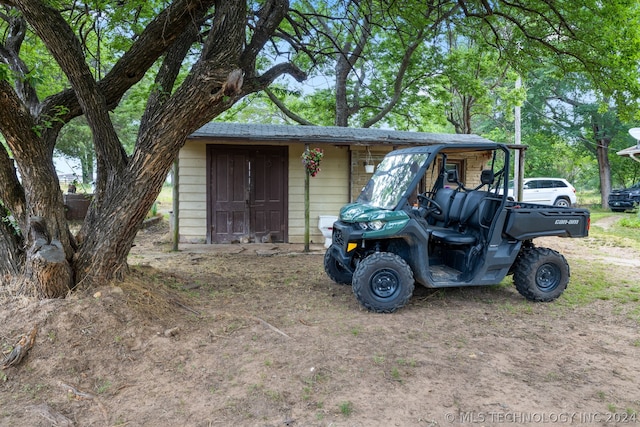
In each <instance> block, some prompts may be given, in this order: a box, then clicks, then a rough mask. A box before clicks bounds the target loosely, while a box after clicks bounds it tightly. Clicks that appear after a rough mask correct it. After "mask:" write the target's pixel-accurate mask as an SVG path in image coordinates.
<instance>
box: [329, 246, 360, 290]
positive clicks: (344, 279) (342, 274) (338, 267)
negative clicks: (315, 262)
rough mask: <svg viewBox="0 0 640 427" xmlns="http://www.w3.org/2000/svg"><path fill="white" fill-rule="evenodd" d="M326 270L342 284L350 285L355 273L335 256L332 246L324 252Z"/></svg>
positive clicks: (333, 278)
mask: <svg viewBox="0 0 640 427" xmlns="http://www.w3.org/2000/svg"><path fill="white" fill-rule="evenodd" d="M324 271H325V273H327V276H329V278H330V279H331V280H333V281H334V282H336V283H338V284H340V285H350V284H351V279H352V278H353V273H351V272H350V271H349V270H347V269H346V268H344V267H343V266H342V264H340V263H339V262H338V260H337V259H336V258H335V257H334V256H333V251H332V250H331V248H329V249H327V252H325V254H324Z"/></svg>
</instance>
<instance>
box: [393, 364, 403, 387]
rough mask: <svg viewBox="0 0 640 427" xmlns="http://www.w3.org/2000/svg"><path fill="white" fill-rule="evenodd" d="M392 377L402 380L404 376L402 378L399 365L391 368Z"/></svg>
mask: <svg viewBox="0 0 640 427" xmlns="http://www.w3.org/2000/svg"><path fill="white" fill-rule="evenodd" d="M391 378H393V380H394V381H398V382H400V383H401V382H402V378H400V370H398V368H397V367H394V368H393V369H392V370H391Z"/></svg>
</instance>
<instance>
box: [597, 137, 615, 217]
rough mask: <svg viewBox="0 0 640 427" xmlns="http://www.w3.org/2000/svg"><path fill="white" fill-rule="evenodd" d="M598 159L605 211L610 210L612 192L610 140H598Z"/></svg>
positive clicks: (601, 199) (602, 202)
mask: <svg viewBox="0 0 640 427" xmlns="http://www.w3.org/2000/svg"><path fill="white" fill-rule="evenodd" d="M596 142H597V144H598V145H597V147H596V157H597V159H598V172H599V174H600V203H601V205H602V208H603V209H608V208H609V193H610V192H611V166H610V164H609V144H610V143H611V141H610V140H608V139H600V140H597V141H596Z"/></svg>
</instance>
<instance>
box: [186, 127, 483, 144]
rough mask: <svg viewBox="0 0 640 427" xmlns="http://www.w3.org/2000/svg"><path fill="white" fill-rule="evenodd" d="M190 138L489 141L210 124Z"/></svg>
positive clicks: (369, 131)
mask: <svg viewBox="0 0 640 427" xmlns="http://www.w3.org/2000/svg"><path fill="white" fill-rule="evenodd" d="M189 138H190V139H196V138H206V139H226V140H228V139H241V140H245V141H246V140H250V141H285V142H299V143H331V144H347V145H350V144H352V145H373V144H388V145H427V144H442V143H478V142H488V143H491V142H493V141H490V140H488V139H486V138H482V137H480V136H478V135H466V134H444V133H425V132H405V131H395V130H391V129H371V128H348V127H337V126H298V125H265V124H244V123H223V122H211V123H207V124H206V125H204V126H202V127H201V128H200V129H198V130H197V131H195V132H194V133H192V134H191V135H190V136H189Z"/></svg>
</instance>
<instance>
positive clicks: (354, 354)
mask: <svg viewBox="0 0 640 427" xmlns="http://www.w3.org/2000/svg"><path fill="white" fill-rule="evenodd" d="M167 231H168V230H167V229H166V226H165V225H160V226H157V227H155V228H153V229H149V230H142V231H141V232H140V233H139V235H138V238H137V241H136V246H135V247H134V248H133V249H132V251H131V255H130V262H129V263H130V265H131V268H132V271H131V274H130V275H129V278H128V279H127V280H126V281H125V282H122V283H115V284H109V285H105V286H104V287H101V288H99V289H91V290H90V291H79V292H75V293H74V294H72V295H70V296H69V297H68V298H66V299H60V300H46V301H34V300H30V299H21V298H9V297H7V296H5V297H3V299H2V300H1V305H0V308H1V309H0V324H1V325H2V326H1V328H0V349H1V350H2V351H3V352H4V353H5V354H6V353H8V352H9V351H10V350H11V346H13V345H14V344H15V343H17V342H18V340H19V339H20V338H21V337H22V336H23V335H24V334H27V333H28V332H29V331H30V330H31V329H32V328H33V327H34V326H35V327H37V331H38V335H37V338H36V341H35V344H34V346H33V348H32V349H31V350H30V352H29V353H28V355H27V356H26V357H25V359H24V360H23V361H22V362H21V363H20V364H18V365H17V366H14V367H8V368H6V369H5V370H0V425H2V426H260V427H262V426H294V427H295V426H443V425H460V424H474V425H484V426H498V425H499V426H502V425H514V424H525V425H607V426H609V425H628V424H638V423H640V420H639V419H638V418H639V417H640V416H639V415H636V413H637V412H640V391H639V390H640V375H639V374H638V372H640V330H639V324H638V322H637V321H636V320H634V319H633V318H632V317H631V316H629V312H630V310H632V309H633V308H635V307H634V306H632V305H633V304H637V303H633V302H632V303H619V302H618V303H616V302H615V301H606V300H603V301H600V300H599V301H597V302H592V303H586V304H583V305H580V306H579V307H578V308H575V306H572V305H569V304H565V303H563V301H562V298H560V300H558V301H556V302H553V303H547V304H535V303H530V302H528V301H525V300H524V298H522V297H521V296H520V295H519V294H518V293H517V291H516V290H515V288H514V287H513V286H507V285H504V284H503V285H499V286H494V287H485V288H472V289H471V288H464V289H447V290H438V291H436V290H428V289H424V288H420V287H418V288H417V289H416V292H415V295H414V297H413V298H412V300H411V302H410V304H409V305H408V306H407V307H405V308H403V309H402V310H400V311H398V312H397V313H394V314H390V315H381V314H373V313H370V312H367V311H366V310H363V309H362V308H361V307H360V306H359V304H358V303H357V301H356V299H355V298H354V296H353V294H352V292H351V289H350V288H349V287H348V286H341V285H337V284H334V283H333V282H331V281H330V280H329V279H328V278H327V276H326V275H325V274H324V271H323V265H322V264H323V248H322V247H321V246H313V247H312V251H311V252H310V253H304V252H303V251H302V247H301V246H298V245H275V244H247V245H242V244H237V245H209V246H206V245H181V247H180V251H179V252H171V251H170V245H169V244H168V243H167V241H168V234H167ZM537 244H538V245H539V246H548V247H551V248H554V249H557V250H559V251H561V252H562V253H563V254H564V255H565V256H566V258H567V260H568V261H569V264H570V265H580V262H582V261H585V260H586V261H587V262H588V263H602V264H603V265H607V266H610V268H608V270H609V272H608V274H609V277H610V280H611V282H613V283H616V282H620V283H629V278H633V277H635V278H640V254H638V253H636V252H633V251H631V250H630V249H629V248H619V247H614V246H601V245H599V244H598V242H594V241H593V240H591V239H590V238H588V239H547V240H544V241H540V242H537ZM582 265H584V264H582ZM574 268H575V267H574ZM570 291H571V283H570V284H569V290H568V291H567V292H570ZM0 361H2V358H1V357H0Z"/></svg>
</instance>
